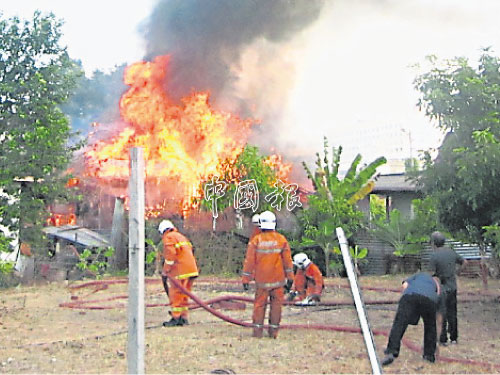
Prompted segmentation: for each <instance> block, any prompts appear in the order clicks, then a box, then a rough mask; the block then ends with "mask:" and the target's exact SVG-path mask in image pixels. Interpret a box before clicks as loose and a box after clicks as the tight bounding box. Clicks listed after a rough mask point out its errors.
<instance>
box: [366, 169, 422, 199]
mask: <svg viewBox="0 0 500 375" xmlns="http://www.w3.org/2000/svg"><path fill="white" fill-rule="evenodd" d="M394 191H417V188H416V186H415V183H414V182H413V181H410V180H408V177H407V176H406V175H405V174H404V173H398V174H386V175H383V174H381V175H379V176H378V177H377V179H376V181H375V187H374V188H373V190H372V193H375V194H376V193H382V192H384V193H385V192H394Z"/></svg>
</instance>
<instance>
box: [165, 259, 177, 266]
mask: <svg viewBox="0 0 500 375" xmlns="http://www.w3.org/2000/svg"><path fill="white" fill-rule="evenodd" d="M174 263H175V262H174V261H173V260H166V261H165V264H167V265H169V266H172V265H173V264H174Z"/></svg>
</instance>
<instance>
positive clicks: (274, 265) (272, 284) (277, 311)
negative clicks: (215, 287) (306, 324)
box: [242, 211, 293, 338]
mask: <svg viewBox="0 0 500 375" xmlns="http://www.w3.org/2000/svg"><path fill="white" fill-rule="evenodd" d="M260 229H261V230H262V233H260V234H257V235H256V236H255V237H253V238H252V239H251V240H250V242H249V243H248V248H247V253H246V257H245V263H244V265H243V272H242V283H243V289H244V290H248V284H249V282H250V280H251V279H254V280H255V285H256V291H255V302H254V307H253V315H252V321H253V325H254V328H253V336H254V337H259V338H260V337H262V334H263V325H264V317H265V314H266V304H267V300H268V298H269V300H270V305H271V307H270V312H269V337H272V338H276V337H277V336H278V330H279V325H280V322H281V306H282V304H283V300H284V291H283V287H284V286H285V284H286V285H287V286H288V287H291V285H292V283H293V263H292V255H291V251H290V246H289V245H288V241H287V240H286V238H285V236H283V235H281V234H280V233H278V232H276V231H275V229H276V216H275V215H274V214H273V213H272V212H270V211H265V212H263V213H261V214H260Z"/></svg>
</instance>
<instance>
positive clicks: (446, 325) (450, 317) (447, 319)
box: [439, 290, 458, 342]
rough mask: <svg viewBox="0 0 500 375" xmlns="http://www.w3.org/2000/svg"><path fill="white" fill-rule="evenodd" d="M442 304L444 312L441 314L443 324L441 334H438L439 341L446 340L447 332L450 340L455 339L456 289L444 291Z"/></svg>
mask: <svg viewBox="0 0 500 375" xmlns="http://www.w3.org/2000/svg"><path fill="white" fill-rule="evenodd" d="M444 304H445V308H446V312H445V313H444V316H443V326H442V329H441V335H440V336H439V341H440V342H447V341H448V333H449V334H450V340H451V341H455V340H457V339H458V320H457V291H456V290H452V291H448V292H445V293H444Z"/></svg>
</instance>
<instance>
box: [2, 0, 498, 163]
mask: <svg viewBox="0 0 500 375" xmlns="http://www.w3.org/2000/svg"><path fill="white" fill-rule="evenodd" d="M242 1H244V0H242ZM155 3H156V1H155V0H142V1H127V0H126V1H123V0H122V1H120V0H100V1H96V0H87V1H69V0H64V1H60V0H18V1H12V0H0V4H1V6H0V9H1V10H2V11H3V13H4V15H5V16H11V15H14V14H18V15H20V16H22V17H29V16H31V15H32V14H33V11H34V10H35V9H36V8H38V9H41V10H42V11H52V12H54V13H55V15H56V16H57V17H59V18H63V19H65V20H66V25H65V26H64V28H63V32H64V34H65V35H64V37H63V42H64V43H65V44H67V45H68V50H69V53H70V56H71V57H72V58H75V59H80V60H82V62H83V65H84V68H85V69H86V71H87V73H89V72H92V71H93V70H94V69H97V68H99V69H110V68H112V67H113V66H114V65H118V64H121V63H123V62H127V63H132V62H134V61H137V60H139V59H141V58H142V56H143V54H144V45H143V42H142V39H141V36H140V34H139V33H138V28H139V25H140V23H141V21H144V20H145V19H146V18H147V16H148V15H149V14H150V12H151V10H152V8H153V6H154V4H155ZM327 4H328V5H327V7H326V8H325V9H324V12H323V14H322V16H321V18H320V19H319V20H318V21H317V22H316V23H314V24H313V25H312V26H311V27H310V28H309V29H307V30H305V31H304V32H302V33H301V34H299V35H297V37H296V38H295V39H293V40H292V41H289V42H288V44H286V45H280V46H275V45H272V44H271V43H269V42H266V43H267V44H266V43H264V42H262V41H257V42H256V43H255V44H254V45H253V46H250V47H249V48H248V50H247V51H246V52H245V53H244V55H243V56H242V62H241V64H240V65H241V66H238V67H237V69H238V70H239V80H238V81H237V82H236V84H235V87H236V88H235V91H237V92H238V93H239V95H240V97H241V98H243V99H245V98H251V97H252V95H253V96H255V95H256V94H255V93H261V92H265V93H267V95H261V96H263V97H262V98H261V101H260V105H258V106H257V107H256V112H257V115H258V116H262V117H263V118H264V120H265V119H266V118H271V119H272V121H273V122H274V123H275V124H277V126H278V127H279V129H281V131H280V134H279V136H278V137H275V138H273V141H274V142H275V143H276V146H277V148H278V149H281V150H287V151H285V153H289V154H291V155H295V156H299V157H302V156H304V158H305V157H307V156H312V157H314V153H315V152H317V151H321V150H322V142H323V136H325V135H326V136H327V137H328V139H329V140H330V144H331V145H338V144H342V146H343V147H344V150H348V151H345V155H346V157H348V158H351V157H353V156H354V154H355V153H357V152H361V153H362V154H363V155H364V156H365V157H364V160H365V161H366V162H369V161H371V160H373V159H374V158H375V157H377V156H380V155H382V154H384V155H385V156H387V157H389V158H391V157H392V155H393V156H394V157H403V158H404V157H408V156H409V155H410V153H411V154H412V155H413V156H417V154H418V150H422V149H428V148H429V147H436V146H438V145H439V139H440V137H441V135H440V134H439V133H438V132H437V131H436V130H435V128H433V127H432V126H431V125H430V124H429V122H428V120H427V119H425V118H424V117H423V115H422V114H421V113H420V112H418V110H417V108H416V106H415V104H416V101H417V93H416V91H415V90H414V88H413V84H412V81H413V79H414V78H415V76H416V74H417V71H415V70H413V69H411V68H410V66H411V65H413V64H415V63H423V62H424V57H425V56H426V55H429V54H435V55H437V56H438V57H439V58H453V57H455V56H468V57H470V58H471V63H474V64H475V63H476V61H477V60H476V59H477V56H478V55H479V51H480V49H481V48H482V47H487V46H491V47H492V48H493V51H494V52H495V53H496V54H497V55H500V27H499V25H500V22H499V21H498V16H499V15H500V1H498V0H383V1H381V0H380V1H377V0H336V1H333V0H331V1H327ZM235 32H237V30H235ZM264 50H265V51H266V53H267V54H268V56H266V58H265V59H262V58H260V57H259V56H258V54H259V53H260V51H264ZM256 56H257V57H256ZM262 61H265V62H266V64H263V63H262ZM283 67H286V68H287V69H286V70H283V69H282V68H283ZM289 67H291V69H288V68H289ZM280 70H281V72H280V74H277V72H278V71H280ZM266 74H267V76H266ZM255 77H260V79H261V80H262V82H258V81H256V78H255ZM257 79H259V78H257ZM269 79H272V83H274V84H275V85H276V88H273V87H272V86H271V85H270V84H269V83H270V82H271V81H270V80H269ZM284 87H286V89H283V88H284ZM276 97H279V100H275V98H276ZM254 99H255V98H254ZM270 113H272V115H270ZM270 121H271V120H270ZM398 150H399V151H398Z"/></svg>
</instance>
